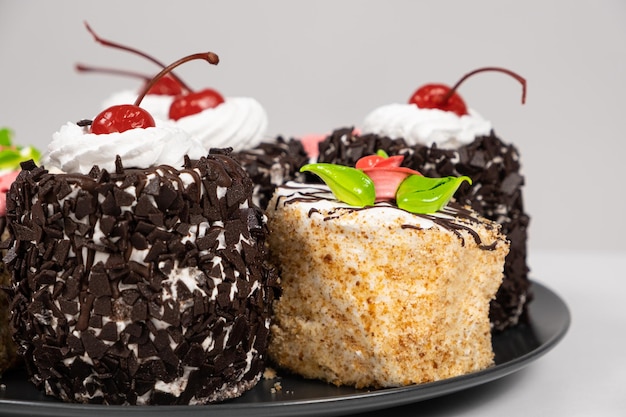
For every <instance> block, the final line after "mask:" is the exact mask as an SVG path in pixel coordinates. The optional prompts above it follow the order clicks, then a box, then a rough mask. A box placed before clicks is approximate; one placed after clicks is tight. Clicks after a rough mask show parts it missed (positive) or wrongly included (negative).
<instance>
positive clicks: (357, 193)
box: [300, 163, 376, 207]
mask: <svg viewBox="0 0 626 417" xmlns="http://www.w3.org/2000/svg"><path fill="white" fill-rule="evenodd" d="M304 171H309V172H312V173H314V174H316V175H317V176H319V177H320V178H321V179H322V180H323V181H324V182H325V183H326V185H328V187H329V188H330V190H331V191H332V192H333V194H334V195H335V198H337V200H340V201H343V202H344V203H348V204H350V205H351V206H357V207H365V206H371V205H373V204H374V201H375V200H376V190H375V189H374V181H372V179H371V178H370V177H368V176H367V175H366V174H365V173H364V172H363V171H361V170H360V169H356V168H352V167H348V166H343V165H334V164H326V163H318V164H307V165H305V166H303V167H302V168H300V172H304Z"/></svg>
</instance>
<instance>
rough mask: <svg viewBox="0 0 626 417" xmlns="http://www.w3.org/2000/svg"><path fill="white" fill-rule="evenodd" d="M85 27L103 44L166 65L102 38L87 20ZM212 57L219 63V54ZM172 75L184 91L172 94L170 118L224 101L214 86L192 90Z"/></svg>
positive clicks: (196, 111) (142, 53) (188, 113)
mask: <svg viewBox="0 0 626 417" xmlns="http://www.w3.org/2000/svg"><path fill="white" fill-rule="evenodd" d="M85 27H86V28H87V30H88V31H89V33H91V35H92V36H93V37H94V39H95V40H96V42H98V43H100V44H101V45H104V46H109V47H113V48H117V49H122V50H124V51H128V52H132V53H134V54H137V55H140V56H142V57H144V58H146V59H148V60H150V61H152V62H154V63H155V64H157V65H159V66H161V67H165V65H163V64H162V63H161V62H159V61H158V60H157V59H155V58H153V57H151V56H149V55H148V54H146V53H144V52H141V51H139V50H137V49H135V48H131V47H129V46H126V45H122V44H119V43H116V42H112V41H109V40H106V39H102V38H101V37H100V36H98V35H97V34H96V33H95V32H94V31H93V29H92V28H91V27H90V26H89V24H88V23H87V22H85ZM212 59H213V62H211V61H210V62H211V63H212V64H214V65H217V63H218V62H219V58H218V57H217V55H215V54H213V57H212ZM171 76H172V77H173V78H174V81H176V82H178V83H179V84H180V86H181V87H182V91H181V92H180V93H178V94H172V95H174V96H176V99H174V101H173V102H172V104H171V105H170V111H169V118H170V119H173V120H178V119H180V118H182V117H185V116H190V115H192V114H196V113H200V112H201V111H203V110H206V109H211V108H214V107H217V106H219V105H220V104H222V103H223V102H224V97H223V96H222V95H221V94H220V93H219V92H217V91H216V90H214V89H212V88H205V89H203V90H201V91H192V90H191V89H190V88H189V87H188V86H187V85H186V84H185V83H183V82H182V80H181V79H180V78H179V77H177V76H176V75H174V73H172V74H171ZM150 94H152V92H150Z"/></svg>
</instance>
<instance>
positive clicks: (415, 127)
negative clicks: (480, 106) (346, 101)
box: [361, 104, 492, 149]
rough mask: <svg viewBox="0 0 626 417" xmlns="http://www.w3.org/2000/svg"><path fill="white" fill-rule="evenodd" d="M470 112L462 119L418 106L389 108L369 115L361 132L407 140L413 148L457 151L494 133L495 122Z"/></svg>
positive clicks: (402, 105)
mask: <svg viewBox="0 0 626 417" xmlns="http://www.w3.org/2000/svg"><path fill="white" fill-rule="evenodd" d="M468 112H469V114H467V115H463V116H458V115H457V114H456V113H453V112H448V111H443V110H439V109H421V108H419V107H417V106H416V105H414V104H388V105H385V106H382V107H379V108H377V109H375V110H374V111H372V112H371V113H370V114H369V115H367V117H366V118H365V121H364V123H363V127H362V129H361V130H362V133H363V134H366V133H374V134H377V135H381V136H388V137H390V138H392V139H397V138H403V139H404V140H405V141H406V142H407V144H408V145H411V146H412V145H417V144H421V145H426V146H430V145H432V144H436V145H437V147H439V148H443V149H456V148H458V147H459V146H461V145H465V144H468V143H471V142H473V141H474V139H476V137H478V136H484V135H489V134H490V133H491V129H492V126H491V122H489V121H488V120H485V119H483V117H482V116H481V115H480V114H478V113H477V112H475V111H474V110H472V109H469V110H468Z"/></svg>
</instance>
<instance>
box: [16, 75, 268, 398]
mask: <svg viewBox="0 0 626 417" xmlns="http://www.w3.org/2000/svg"><path fill="white" fill-rule="evenodd" d="M170 69H171V68H170ZM146 88H148V87H146ZM120 112H121V113H123V114H120ZM129 113H132V117H134V119H133V120H132V123H129V124H130V125H138V126H139V127H135V128H128V127H126V128H122V127H120V126H119V123H120V121H122V120H126V119H127V117H123V116H128V115H129ZM107 118H108V120H109V121H111V123H107V120H106V119H107ZM102 129H105V130H106V129H109V130H110V131H111V133H103V132H101V130H102ZM116 130H117V131H116ZM78 132H82V136H81V135H80V134H78ZM150 150H152V151H153V152H150ZM228 152H229V150H214V151H213V152H211V153H209V154H207V153H206V152H205V151H204V147H203V146H202V145H201V144H200V143H199V142H197V141H196V140H195V139H193V138H191V137H190V136H189V135H188V134H187V133H186V132H184V131H183V130H181V129H179V128H176V127H172V126H168V125H165V126H158V125H157V123H156V122H155V121H154V120H153V119H151V117H150V115H149V114H148V115H147V114H146V112H145V110H142V109H141V108H139V107H138V106H133V105H121V106H115V107H113V108H111V109H107V110H105V111H103V112H102V113H101V114H100V115H98V116H97V117H96V118H94V119H93V120H91V121H81V123H80V124H73V125H72V124H68V125H66V126H64V127H63V128H62V129H61V130H60V132H59V133H57V134H56V135H55V136H54V139H53V141H52V142H51V143H50V145H49V148H48V150H47V152H46V155H45V157H44V159H43V160H44V162H45V164H48V165H44V166H37V165H36V164H34V163H24V164H23V165H22V166H23V170H22V172H21V173H20V174H19V176H18V177H17V179H16V181H15V182H14V183H13V185H12V187H11V190H10V192H9V197H8V200H7V207H8V211H7V218H8V227H9V228H10V230H11V231H12V238H11V241H10V248H9V253H8V255H7V257H6V259H7V262H8V264H9V266H10V267H11V269H12V271H13V285H12V292H13V296H12V311H13V314H12V319H11V320H12V325H13V327H14V328H15V333H14V339H15V340H16V342H17V345H18V351H19V353H20V355H21V356H22V357H23V358H24V361H25V363H26V368H27V370H28V373H29V375H30V379H31V380H32V381H33V382H34V383H35V384H36V385H37V386H38V387H40V388H41V389H42V390H44V391H45V393H46V394H48V395H52V396H54V397H57V398H59V399H62V400H64V401H69V402H79V403H101V404H129V405H135V404H136V405H149V404H150V405H151V404H191V405H193V404H205V403H212V402H217V401H223V400H226V399H230V398H234V397H237V396H240V395H242V394H243V393H244V392H246V391H247V390H249V389H251V388H252V387H253V386H255V384H256V383H257V382H258V381H259V379H260V377H261V375H262V372H263V369H264V366H265V365H264V364H265V359H266V349H267V343H268V334H269V322H270V311H271V303H272V300H273V297H274V291H275V289H276V276H275V272H274V270H273V268H272V267H271V266H270V265H269V263H268V262H267V259H266V257H267V256H266V244H265V240H266V237H267V226H266V218H265V216H264V214H263V212H262V211H261V210H260V209H259V208H257V207H256V206H254V205H253V204H252V202H251V198H252V189H253V185H252V182H251V180H250V178H249V176H248V175H247V174H246V172H245V171H244V170H243V169H242V168H241V166H240V165H239V164H238V163H236V161H235V160H233V159H232V158H230V157H229V156H228ZM161 157H166V158H167V164H165V163H162V162H160V160H161ZM88 158H89V159H88ZM78 160H80V163H75V161H78ZM88 161H91V162H88ZM87 169H88V171H87Z"/></svg>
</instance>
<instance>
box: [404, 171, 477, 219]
mask: <svg viewBox="0 0 626 417" xmlns="http://www.w3.org/2000/svg"><path fill="white" fill-rule="evenodd" d="M463 181H467V182H468V183H470V184H471V183H472V180H471V179H470V178H469V177H466V176H462V177H444V178H428V177H423V176H421V175H411V176H409V177H407V178H406V179H405V180H404V181H402V183H401V184H400V187H398V191H397V192H396V204H398V207H399V208H401V209H403V210H406V211H409V212H411V213H420V214H428V213H434V212H436V211H439V210H441V209H442V208H443V207H445V205H446V204H448V202H449V201H450V199H451V198H452V196H453V195H454V193H455V192H456V190H457V189H458V188H459V187H460V186H461V184H462V183H463Z"/></svg>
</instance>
